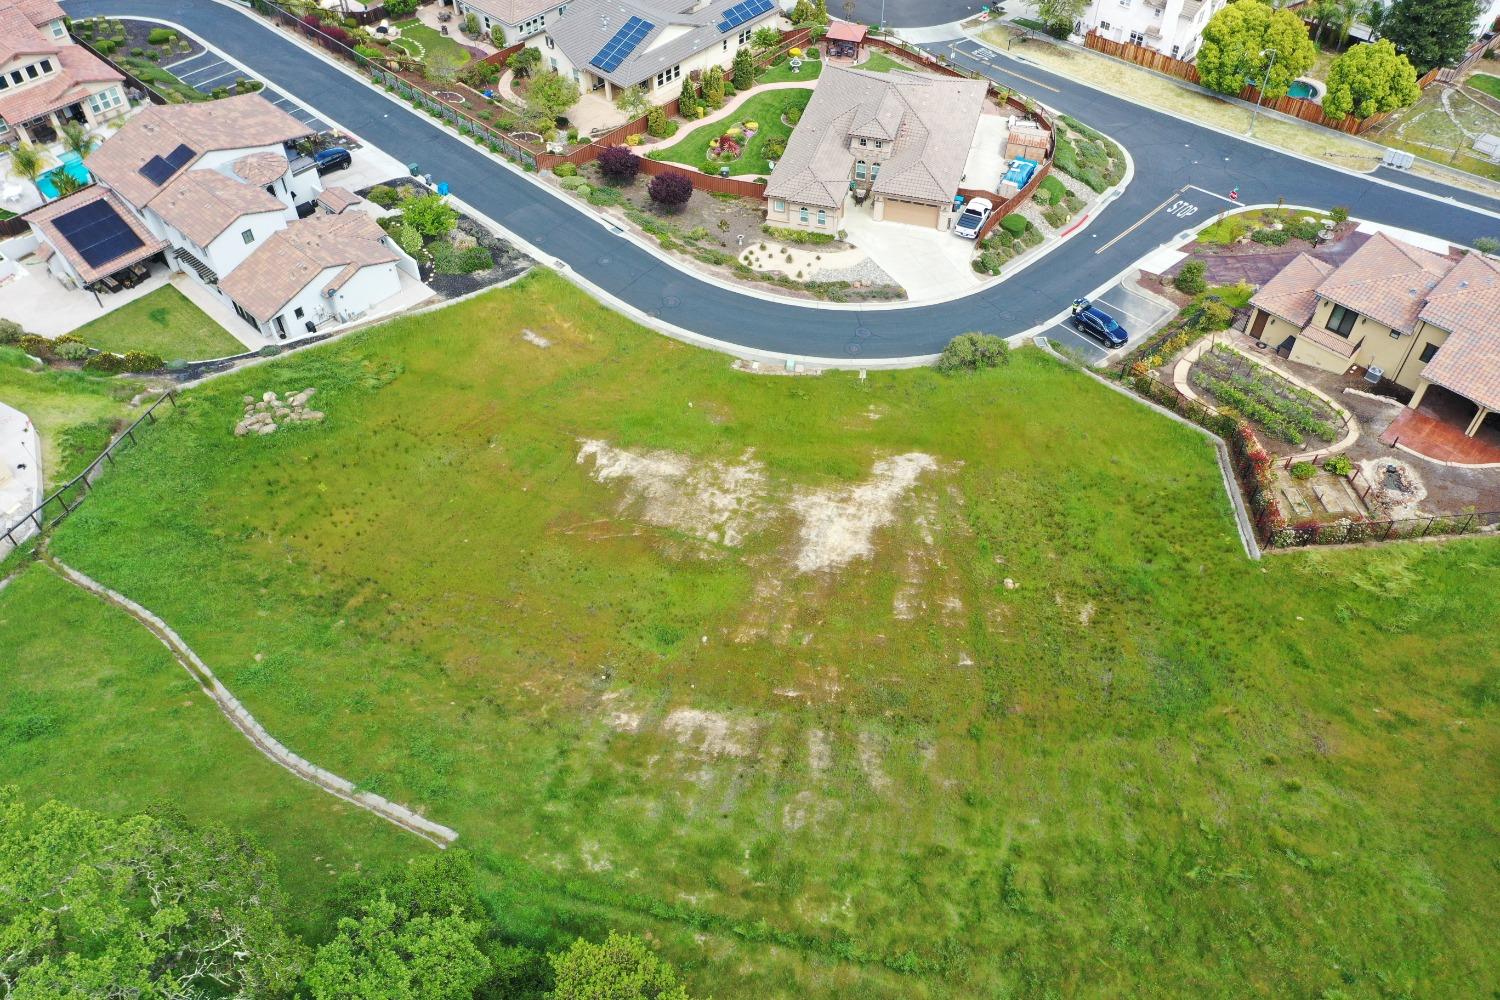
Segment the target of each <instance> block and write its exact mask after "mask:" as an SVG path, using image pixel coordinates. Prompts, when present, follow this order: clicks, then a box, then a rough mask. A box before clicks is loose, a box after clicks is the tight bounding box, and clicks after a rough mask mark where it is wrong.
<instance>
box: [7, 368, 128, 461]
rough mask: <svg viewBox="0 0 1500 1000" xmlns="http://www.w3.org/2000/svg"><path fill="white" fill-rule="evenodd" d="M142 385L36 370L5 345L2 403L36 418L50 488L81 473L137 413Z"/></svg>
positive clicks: (111, 378) (114, 377) (75, 373)
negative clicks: (134, 405)
mask: <svg viewBox="0 0 1500 1000" xmlns="http://www.w3.org/2000/svg"><path fill="white" fill-rule="evenodd" d="M141 389H142V384H141V383H140V382H137V381H135V380H134V379H129V378H120V377H118V376H101V375H94V374H91V373H89V372H81V371H58V370H56V369H49V368H38V367H35V366H34V365H33V364H32V362H31V360H30V359H29V358H27V357H26V355H24V354H22V353H21V352H20V351H19V350H17V349H16V348H14V347H0V400H3V401H5V402H6V403H9V404H10V405H11V406H14V407H15V408H16V409H18V410H20V411H21V412H22V413H24V414H26V416H27V417H29V418H30V419H31V424H32V426H33V427H35V428H36V430H37V433H38V435H39V436H40V437H41V439H42V475H43V477H44V479H45V480H46V487H47V489H49V490H50V489H51V488H52V487H54V486H60V485H62V484H63V483H65V482H67V481H68V480H69V479H72V478H73V477H74V476H76V475H78V474H79V473H80V472H82V471H83V470H84V469H86V468H88V464H89V463H90V462H92V461H93V460H94V459H95V458H96V457H97V456H98V454H99V452H101V451H103V450H104V449H105V447H106V446H107V445H108V444H109V442H110V439H111V438H112V437H113V436H114V432H115V430H116V429H117V427H119V426H120V425H122V424H123V423H125V422H126V421H127V420H129V419H132V417H131V413H132V412H133V411H132V410H131V408H130V406H129V402H130V399H131V397H132V396H134V395H135V394H136V393H138V392H140V391H141Z"/></svg>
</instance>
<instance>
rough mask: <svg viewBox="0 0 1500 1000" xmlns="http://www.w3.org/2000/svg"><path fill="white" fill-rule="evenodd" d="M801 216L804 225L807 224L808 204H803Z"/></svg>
mask: <svg viewBox="0 0 1500 1000" xmlns="http://www.w3.org/2000/svg"><path fill="white" fill-rule="evenodd" d="M801 218H802V224H803V225H804V226H805V225H807V206H806V205H803V206H802V212H801Z"/></svg>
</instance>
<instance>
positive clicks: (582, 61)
mask: <svg viewBox="0 0 1500 1000" xmlns="http://www.w3.org/2000/svg"><path fill="white" fill-rule="evenodd" d="M780 16H781V8H780V7H778V6H777V4H776V3H775V2H774V0H573V2H572V3H569V4H568V6H567V12H566V16H563V17H560V18H558V19H556V20H555V21H554V22H551V23H549V24H548V26H547V33H546V38H545V41H544V43H543V44H542V45H539V46H538V48H540V49H541V50H542V55H543V57H544V60H546V59H550V60H551V68H553V69H556V70H557V71H558V72H560V73H563V74H565V75H566V74H568V73H569V72H571V73H572V75H573V77H574V79H576V80H578V82H579V83H580V85H581V86H583V88H584V89H585V90H598V89H604V90H606V92H607V93H606V96H611V97H612V96H613V91H614V90H615V89H616V88H621V87H629V86H633V85H637V84H639V85H641V86H643V87H645V88H646V89H647V90H650V91H670V92H671V93H670V94H663V95H656V96H655V99H656V100H668V99H670V97H671V96H675V94H676V93H677V91H678V90H679V89H680V88H681V84H680V82H679V81H680V80H681V79H682V78H683V77H685V76H686V75H687V74H689V73H691V72H692V71H693V70H702V69H706V68H707V67H709V66H711V65H719V66H723V67H727V66H729V65H730V63H731V62H733V60H734V55H735V53H736V52H737V51H738V50H739V49H740V48H741V47H742V46H744V45H747V44H748V43H749V41H750V36H751V35H752V34H753V33H754V32H755V30H756V29H757V28H761V27H764V26H766V24H767V23H768V22H771V21H774V20H775V19H777V18H778V17H780Z"/></svg>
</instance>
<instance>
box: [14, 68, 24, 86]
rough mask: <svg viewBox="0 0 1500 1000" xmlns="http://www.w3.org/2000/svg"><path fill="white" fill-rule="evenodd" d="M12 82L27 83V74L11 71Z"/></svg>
mask: <svg viewBox="0 0 1500 1000" xmlns="http://www.w3.org/2000/svg"><path fill="white" fill-rule="evenodd" d="M10 82H11V83H25V82H26V76H25V74H23V73H22V72H21V71H20V70H18V69H16V70H11V73H10Z"/></svg>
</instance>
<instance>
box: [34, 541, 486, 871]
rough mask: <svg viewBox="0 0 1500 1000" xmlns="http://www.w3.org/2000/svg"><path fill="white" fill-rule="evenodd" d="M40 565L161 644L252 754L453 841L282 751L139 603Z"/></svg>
mask: <svg viewBox="0 0 1500 1000" xmlns="http://www.w3.org/2000/svg"><path fill="white" fill-rule="evenodd" d="M42 559H43V562H45V563H46V565H47V567H48V568H49V569H51V570H53V571H54V572H56V573H57V574H58V575H59V576H61V577H62V578H63V579H65V580H67V581H68V582H69V583H72V584H74V585H75V586H77V587H79V588H81V589H83V590H86V591H88V592H89V593H91V594H93V595H94V596H95V597H98V598H100V599H102V600H104V601H105V602H107V603H109V604H113V605H114V606H115V607H117V608H120V609H121V610H123V611H124V612H125V613H126V614H128V615H130V616H131V617H132V618H134V619H135V620H136V621H138V622H140V623H141V624H142V625H144V626H145V627H146V629H147V630H148V631H149V632H150V633H151V634H152V635H154V636H156V638H158V639H160V640H161V643H162V645H164V646H166V647H167V649H168V650H169V651H170V652H171V653H172V656H173V658H174V659H176V660H177V662H178V663H180V664H182V668H183V669H184V670H186V671H187V672H188V673H189V674H191V675H192V678H193V680H195V681H197V682H198V686H199V687H200V688H202V689H203V693H204V694H206V695H208V696H209V697H210V698H212V699H213V700H214V703H215V704H217V705H218V706H219V711H221V712H223V713H224V716H225V718H227V719H228V720H229V721H230V722H231V723H233V724H234V727H235V728H236V729H238V730H239V731H240V732H241V733H242V734H243V735H244V736H245V738H246V739H248V740H249V741H250V742H251V744H253V745H254V746H255V749H257V750H259V751H260V752H261V753H262V754H264V755H265V756H266V757H267V758H268V759H269V760H270V761H271V762H272V763H274V764H276V765H277V766H278V767H281V768H284V769H286V770H288V771H290V772H292V773H293V774H295V775H296V776H297V777H299V778H301V779H302V780H303V781H308V782H311V783H312V784H314V785H317V786H318V787H319V788H321V789H323V790H324V791H325V792H328V793H330V794H332V795H336V796H338V797H339V798H341V799H343V800H344V801H345V802H349V803H351V804H353V805H356V806H359V807H360V808H361V809H364V810H366V811H367V812H372V813H374V814H375V815H376V816H379V817H380V818H381V819H384V820H386V821H387V822H390V823H394V824H395V825H396V826H399V827H401V828H402V829H403V830H407V831H409V832H411V833H415V834H416V835H417V836H419V837H422V838H423V839H425V840H429V841H431V842H432V843H434V844H436V845H437V846H438V847H447V846H448V845H449V844H451V843H453V841H455V840H457V839H458V831H456V830H452V829H450V828H448V827H446V826H443V825H441V824H438V823H434V822H432V820H430V819H427V818H426V817H423V816H420V815H418V814H417V813H415V812H413V811H412V810H410V809H408V808H406V807H405V806H403V805H400V804H399V803H396V802H391V801H390V800H389V799H384V798H381V797H380V796H379V795H375V794H373V793H371V792H362V791H360V790H359V789H358V788H356V787H355V785H354V783H353V782H352V781H349V780H347V779H345V778H340V777H339V776H338V775H336V774H334V773H332V772H330V771H325V770H324V769H323V768H321V767H318V766H317V765H316V764H314V763H312V762H311V761H308V760H306V759H304V758H302V757H299V756H297V755H296V754H294V753H292V752H291V751H290V750H288V749H287V748H286V747H285V746H283V745H282V744H281V743H280V742H279V741H277V740H276V738H275V737H273V736H272V735H271V734H270V733H268V732H266V730H265V728H264V727H263V726H261V724H260V723H259V722H256V721H255V717H254V716H253V715H251V714H250V711H249V709H247V708H245V706H244V705H242V704H240V701H239V699H238V698H236V697H235V696H234V695H233V694H231V693H230V692H229V689H228V688H226V687H224V685H222V684H220V683H219V679H218V678H217V677H215V676H214V673H213V671H212V670H210V669H209V668H208V664H206V663H204V662H203V660H202V659H200V658H199V657H198V654H197V653H195V652H193V650H192V648H191V647H189V646H188V644H187V643H185V642H183V641H182V637H181V636H179V635H178V634H177V633H176V632H174V631H173V630H172V628H171V626H169V625H168V624H167V623H166V622H164V621H162V620H161V619H160V618H158V617H156V615H154V614H152V613H151V612H150V611H147V610H146V609H145V608H143V607H141V606H140V605H139V604H137V603H135V602H134V601H132V600H131V599H130V598H128V597H126V596H125V595H123V594H119V593H116V592H115V591H113V590H110V589H109V588H108V587H106V586H104V585H103V584H102V583H99V582H98V581H96V580H93V579H91V578H90V577H88V576H86V575H84V574H83V573H80V572H79V571H78V570H76V569H74V568H73V567H71V566H69V565H67V564H66V563H64V562H63V561H62V560H61V559H58V558H57V557H56V556H54V555H53V554H52V553H51V552H50V551H48V550H45V549H44V550H43V554H42Z"/></svg>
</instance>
